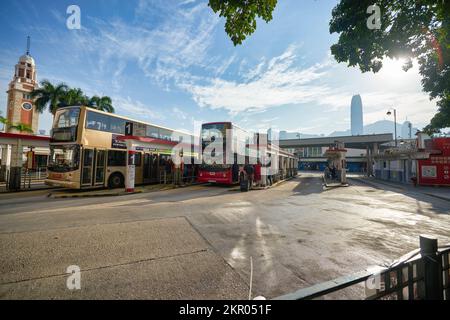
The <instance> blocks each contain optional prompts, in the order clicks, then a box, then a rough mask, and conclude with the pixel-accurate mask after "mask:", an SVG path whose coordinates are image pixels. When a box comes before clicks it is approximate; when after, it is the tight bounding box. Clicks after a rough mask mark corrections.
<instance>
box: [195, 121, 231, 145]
mask: <svg viewBox="0 0 450 320" xmlns="http://www.w3.org/2000/svg"><path fill="white" fill-rule="evenodd" d="M201 137H202V140H203V141H214V140H215V139H217V138H222V139H224V140H225V137H226V131H225V124H224V123H218V124H204V125H203V127H202V136H201Z"/></svg>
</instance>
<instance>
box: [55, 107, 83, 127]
mask: <svg viewBox="0 0 450 320" xmlns="http://www.w3.org/2000/svg"><path fill="white" fill-rule="evenodd" d="M79 116H80V108H70V109H64V110H59V111H57V112H56V115H55V124H54V126H53V128H57V129H60V128H70V127H75V126H77V125H78V118H79Z"/></svg>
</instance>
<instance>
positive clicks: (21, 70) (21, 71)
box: [19, 69, 24, 78]
mask: <svg viewBox="0 0 450 320" xmlns="http://www.w3.org/2000/svg"><path fill="white" fill-rule="evenodd" d="M19 77H21V78H23V77H24V70H23V69H19Z"/></svg>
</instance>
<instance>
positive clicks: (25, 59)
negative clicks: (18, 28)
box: [6, 37, 39, 134]
mask: <svg viewBox="0 0 450 320" xmlns="http://www.w3.org/2000/svg"><path fill="white" fill-rule="evenodd" d="M37 88H38V83H37V81H36V64H35V61H34V59H33V57H31V55H30V37H28V39H27V52H26V53H25V55H23V56H21V57H20V58H19V62H18V63H17V64H16V67H15V72H14V77H13V79H12V80H11V82H10V83H9V87H8V91H7V94H8V105H7V118H8V121H9V122H10V123H12V124H18V123H23V124H26V125H28V126H30V127H31V128H32V130H33V132H34V134H37V132H38V126H39V112H37V110H36V106H35V105H34V101H33V99H32V98H31V92H33V90H34V89H37ZM6 132H9V133H20V132H19V131H18V130H15V129H13V128H11V127H9V126H7V127H6Z"/></svg>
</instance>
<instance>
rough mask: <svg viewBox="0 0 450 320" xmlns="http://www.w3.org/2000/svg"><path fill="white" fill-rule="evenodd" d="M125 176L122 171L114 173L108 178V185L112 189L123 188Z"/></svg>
mask: <svg viewBox="0 0 450 320" xmlns="http://www.w3.org/2000/svg"><path fill="white" fill-rule="evenodd" d="M124 180H125V179H124V178H123V175H122V174H120V173H113V174H112V175H111V176H110V177H109V180H108V187H109V188H111V189H115V188H121V187H123V186H124V185H125V184H124Z"/></svg>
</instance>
